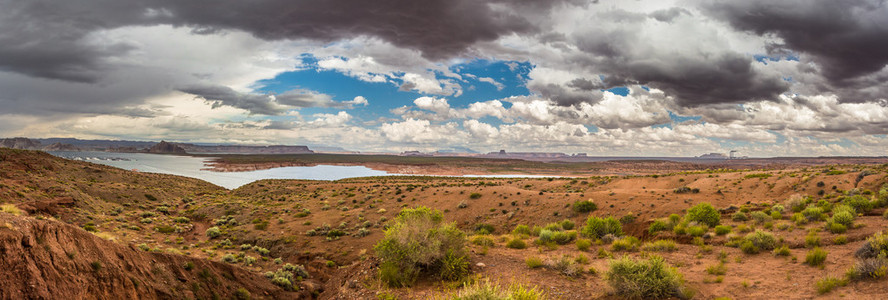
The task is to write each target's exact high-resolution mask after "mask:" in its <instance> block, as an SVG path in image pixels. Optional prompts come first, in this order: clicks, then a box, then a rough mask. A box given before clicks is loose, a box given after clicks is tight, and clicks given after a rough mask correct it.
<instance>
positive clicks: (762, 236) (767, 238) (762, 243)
mask: <svg viewBox="0 0 888 300" xmlns="http://www.w3.org/2000/svg"><path fill="white" fill-rule="evenodd" d="M743 240H744V241H743V243H742V244H740V247H741V250H743V252H745V253H749V254H755V253H758V252H759V251H762V250H772V249H774V248H775V247H777V239H775V238H774V235H773V234H771V233H770V232H766V231H761V230H756V231H755V232H753V233H750V234H747V235H746V237H744V238H743ZM749 246H752V247H754V248H752V247H749ZM744 247H745V248H744Z"/></svg>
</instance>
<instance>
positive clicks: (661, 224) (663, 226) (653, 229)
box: [648, 220, 672, 234]
mask: <svg viewBox="0 0 888 300" xmlns="http://www.w3.org/2000/svg"><path fill="white" fill-rule="evenodd" d="M670 225H672V224H670V223H669V222H667V221H666V220H654V222H653V223H651V226H650V227H648V233H650V234H654V233H657V232H660V231H669V230H672V226H670Z"/></svg>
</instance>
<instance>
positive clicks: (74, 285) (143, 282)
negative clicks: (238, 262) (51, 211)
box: [0, 213, 307, 299]
mask: <svg viewBox="0 0 888 300" xmlns="http://www.w3.org/2000/svg"><path fill="white" fill-rule="evenodd" d="M0 270H3V272H2V273H3V274H4V275H3V276H2V278H0V299H89V298H96V299H212V298H219V297H221V298H226V299H231V298H237V297H244V296H251V297H252V298H253V299H284V298H287V299H296V298H304V297H305V296H307V295H302V294H299V293H296V292H287V291H284V290H282V289H281V288H279V287H277V286H274V285H272V284H271V283H270V282H269V281H268V279H266V278H264V277H262V276H261V275H258V274H255V273H253V272H249V271H246V270H243V269H241V268H238V267H234V266H230V265H226V264H223V263H218V262H212V261H206V260H202V259H194V258H189V257H186V256H182V255H175V254H166V253H151V252H145V251H141V250H138V249H135V248H134V247H131V246H127V245H121V244H117V243H114V242H111V241H107V240H105V239H103V238H100V237H97V236H94V235H93V234H91V233H88V232H86V231H85V230H83V229H80V228H77V227H73V226H71V225H67V224H63V223H60V222H58V221H52V220H38V219H35V218H31V217H24V216H15V215H12V214H9V213H0Z"/></svg>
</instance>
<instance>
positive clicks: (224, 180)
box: [49, 151, 552, 189]
mask: <svg viewBox="0 0 888 300" xmlns="http://www.w3.org/2000/svg"><path fill="white" fill-rule="evenodd" d="M49 153H50V154H52V155H55V156H58V157H62V158H67V159H73V160H81V161H87V162H91V163H97V164H103V165H109V166H112V167H117V168H121V169H125V170H133V169H135V170H138V171H141V172H150V173H161V174H172V175H179V176H185V177H192V178H197V179H201V180H204V181H207V182H210V183H212V184H215V185H218V186H221V187H224V188H227V189H236V188H238V187H240V186H242V185H245V184H248V183H250V182H253V181H256V180H262V179H309V180H339V179H344V178H354V177H369V176H394V175H401V174H390V173H387V172H385V171H378V170H373V169H370V168H367V167H364V166H330V165H319V166H314V167H283V168H274V169H268V170H259V171H249V172H213V171H207V170H203V169H204V168H206V165H205V164H204V163H205V162H206V161H207V160H210V159H211V158H203V157H192V156H178V155H160V154H148V153H115V152H68V151H49ZM464 177H499V178H503V177H509V178H540V177H552V176H538V175H509V174H501V175H500V174H498V175H465V176H464Z"/></svg>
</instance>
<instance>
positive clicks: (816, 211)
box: [802, 206, 826, 221]
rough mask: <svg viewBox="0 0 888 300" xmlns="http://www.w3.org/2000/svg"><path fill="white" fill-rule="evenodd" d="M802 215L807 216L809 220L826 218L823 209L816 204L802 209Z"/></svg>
mask: <svg viewBox="0 0 888 300" xmlns="http://www.w3.org/2000/svg"><path fill="white" fill-rule="evenodd" d="M802 215H803V216H805V218H806V219H808V221H821V220H823V219H825V218H826V217H825V216H824V215H823V209H822V208H820V207H816V206H808V207H807V208H805V210H803V211H802Z"/></svg>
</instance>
